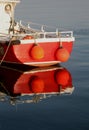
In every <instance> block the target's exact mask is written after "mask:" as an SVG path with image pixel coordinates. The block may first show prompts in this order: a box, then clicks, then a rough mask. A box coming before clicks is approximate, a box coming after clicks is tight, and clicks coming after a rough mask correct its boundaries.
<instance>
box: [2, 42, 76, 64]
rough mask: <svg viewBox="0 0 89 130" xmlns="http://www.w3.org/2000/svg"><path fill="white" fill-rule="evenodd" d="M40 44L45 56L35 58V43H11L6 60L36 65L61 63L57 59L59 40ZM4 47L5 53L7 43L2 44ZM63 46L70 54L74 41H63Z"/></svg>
mask: <svg viewBox="0 0 89 130" xmlns="http://www.w3.org/2000/svg"><path fill="white" fill-rule="evenodd" d="M39 45H40V46H41V47H42V48H43V50H44V57H43V58H42V59H39V60H36V59H35V60H34V59H33V57H32V56H31V49H32V47H33V46H34V43H32V44H31V43H30V44H29V43H26V44H24V43H21V44H17V45H11V46H10V47H9V49H8V51H7V54H6V56H5V58H4V60H3V61H4V62H8V63H17V64H29V65H36V64H42V63H43V64H47V63H48V64H55V63H58V62H59V63H60V62H61V61H58V60H57V59H56V56H55V55H56V51H57V49H58V48H59V47H60V43H59V42H52V43H49V42H48V43H47V42H46V43H39ZM2 47H3V48H4V53H5V51H6V50H7V47H8V46H6V45H3V44H2ZM62 47H63V48H66V50H67V51H68V52H69V55H70V54H71V52H72V48H73V41H70V42H69V41H68V42H62ZM3 56H4V55H1V56H0V60H2V58H3Z"/></svg>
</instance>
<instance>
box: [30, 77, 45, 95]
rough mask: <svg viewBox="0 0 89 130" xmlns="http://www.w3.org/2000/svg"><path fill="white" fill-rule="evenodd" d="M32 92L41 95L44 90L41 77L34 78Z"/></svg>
mask: <svg viewBox="0 0 89 130" xmlns="http://www.w3.org/2000/svg"><path fill="white" fill-rule="evenodd" d="M31 90H32V92H34V93H41V92H43V90H44V81H43V80H42V79H41V78H39V77H37V76H36V77H34V78H33V79H32V80H31Z"/></svg>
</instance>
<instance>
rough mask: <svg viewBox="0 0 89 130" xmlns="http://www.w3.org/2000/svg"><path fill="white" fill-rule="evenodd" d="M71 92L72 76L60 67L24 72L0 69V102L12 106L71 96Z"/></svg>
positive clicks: (32, 69) (33, 69) (5, 68)
mask: <svg viewBox="0 0 89 130" xmlns="http://www.w3.org/2000/svg"><path fill="white" fill-rule="evenodd" d="M23 70H24V69H23ZM73 90H74V87H73V84H72V76H71V74H70V72H69V71H68V70H67V69H66V68H64V67H61V66H51V67H43V68H31V69H29V70H26V71H21V70H20V69H19V70H16V69H14V68H8V67H4V66H3V67H2V66H1V67H0V101H3V102H4V101H8V102H9V103H10V104H12V105H15V104H17V103H32V102H34V103H36V102H38V101H40V100H42V99H45V98H48V97H51V96H57V95H61V94H71V93H72V92H73Z"/></svg>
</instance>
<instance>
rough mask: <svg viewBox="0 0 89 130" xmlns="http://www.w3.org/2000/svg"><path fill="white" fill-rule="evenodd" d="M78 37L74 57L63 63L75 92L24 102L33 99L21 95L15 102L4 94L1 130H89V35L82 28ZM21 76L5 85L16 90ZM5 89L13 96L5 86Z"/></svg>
mask: <svg viewBox="0 0 89 130" xmlns="http://www.w3.org/2000/svg"><path fill="white" fill-rule="evenodd" d="M46 20H47V19H46ZM55 24H56V21H55ZM80 28H81V27H80ZM75 36H76V41H75V44H74V48H73V53H72V55H71V58H70V60H69V61H68V62H67V63H65V64H61V65H62V67H65V68H66V70H68V72H69V73H70V74H71V77H72V84H73V86H74V91H73V92H72V94H70V93H67V94H66V93H64V94H57V95H55V96H54V95H51V96H50V97H47V98H43V99H42V100H41V101H37V102H36V101H35V102H31V103H26V102H25V103H22V102H21V101H22V100H26V99H29V97H28V96H26V97H22V98H21V100H20V101H19V99H18V98H17V99H16V100H17V103H16V104H15V105H12V104H11V99H10V97H9V96H5V98H3V97H2V96H0V129H1V130H19V129H21V130H25V129H26V130H30V129H31V130H35V129H38V130H59V129H60V130H65V129H66V130H86V129H87V130H88V129H89V35H87V34H86V35H84V33H83V34H81V31H80V33H79V30H78V33H76V32H75ZM59 68H60V67H59ZM1 70H3V71H5V69H0V74H1V75H2V72H1ZM11 73H13V72H11ZM4 76H5V78H7V77H8V75H4V74H3V76H2V77H4ZM20 76H21V74H19V75H17V74H16V75H15V77H14V81H13V83H11V82H10V79H9V78H7V79H8V81H7V82H6V80H5V81H4V83H6V84H5V85H8V88H9V87H12V90H13V86H14V84H15V83H16V82H17V81H18V79H19V77H20ZM2 77H0V80H1V81H0V86H2V87H5V86H3V84H2V81H3V78H2ZM10 78H11V77H10ZM11 79H13V76H12V78H11ZM45 80H46V79H45ZM24 86H25V84H24ZM50 87H51V86H50ZM1 91H2V92H4V93H6V94H7V95H9V93H8V92H7V90H5V88H4V90H2V89H1ZM8 91H9V89H8ZM15 96H16V95H15ZM24 98H25V99H24ZM16 100H15V101H16Z"/></svg>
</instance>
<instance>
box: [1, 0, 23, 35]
mask: <svg viewBox="0 0 89 130" xmlns="http://www.w3.org/2000/svg"><path fill="white" fill-rule="evenodd" d="M19 2H20V1H19V0H0V35H1V34H10V33H13V32H14V26H15V21H14V9H15V6H16V4H17V3H19Z"/></svg>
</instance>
